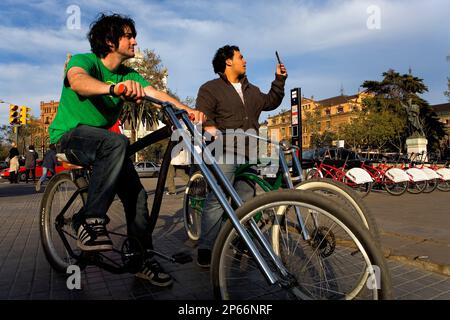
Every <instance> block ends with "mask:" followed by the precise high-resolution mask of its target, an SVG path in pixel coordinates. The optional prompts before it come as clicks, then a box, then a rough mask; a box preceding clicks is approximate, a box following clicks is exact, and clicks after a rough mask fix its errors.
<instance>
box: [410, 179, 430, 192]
mask: <svg viewBox="0 0 450 320" xmlns="http://www.w3.org/2000/svg"><path fill="white" fill-rule="evenodd" d="M426 187H427V180H422V181H417V182H413V181H409V182H408V187H407V189H406V190H407V191H408V192H409V193H411V194H419V193H422V192H423V190H425V188H426Z"/></svg>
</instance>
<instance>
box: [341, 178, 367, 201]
mask: <svg viewBox="0 0 450 320" xmlns="http://www.w3.org/2000/svg"><path fill="white" fill-rule="evenodd" d="M342 183H344V184H345V185H346V186H348V187H350V188H352V189H353V190H355V191H356V192H358V194H359V195H360V196H361V198H364V197H367V196H368V195H369V193H370V191H372V185H373V183H372V182H366V183H360V184H356V183H354V182H353V181H351V180H350V179H349V178H347V177H346V176H344V177H343V178H342Z"/></svg>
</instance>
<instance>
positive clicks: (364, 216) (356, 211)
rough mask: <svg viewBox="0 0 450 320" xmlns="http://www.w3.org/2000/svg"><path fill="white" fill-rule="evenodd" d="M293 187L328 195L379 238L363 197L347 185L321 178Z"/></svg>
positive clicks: (373, 219) (375, 224)
mask: <svg viewBox="0 0 450 320" xmlns="http://www.w3.org/2000/svg"><path fill="white" fill-rule="evenodd" d="M295 188H296V189H298V190H311V191H314V192H317V193H319V194H321V195H324V196H328V197H330V198H331V199H332V200H334V201H336V202H337V203H338V204H339V206H340V208H342V209H344V210H345V212H348V213H349V215H350V216H352V217H353V218H354V219H356V220H357V221H361V223H362V225H363V226H364V227H366V228H367V229H369V231H370V233H371V234H372V236H373V237H374V238H375V239H376V240H379V239H380V233H379V230H378V225H377V223H376V221H375V218H374V217H373V215H372V213H371V211H370V209H369V208H368V207H367V206H366V204H365V202H364V199H362V197H361V196H359V195H358V194H357V193H356V192H355V191H354V190H352V189H351V188H350V187H348V186H347V185H345V184H343V183H340V182H336V181H334V180H331V179H329V178H322V179H311V180H306V181H303V182H302V183H300V184H298V185H296V186H295Z"/></svg>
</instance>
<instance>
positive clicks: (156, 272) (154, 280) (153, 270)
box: [135, 259, 172, 287]
mask: <svg viewBox="0 0 450 320" xmlns="http://www.w3.org/2000/svg"><path fill="white" fill-rule="evenodd" d="M135 276H136V277H137V278H141V279H144V280H148V281H149V282H150V283H151V284H153V285H155V286H158V287H167V286H170V285H171V284H172V277H171V276H170V275H169V274H167V273H165V272H164V270H163V269H162V267H161V265H160V264H159V263H158V261H156V260H154V259H151V260H150V259H148V260H146V261H145V262H144V264H143V265H142V268H141V270H140V271H139V272H138V273H136V274H135Z"/></svg>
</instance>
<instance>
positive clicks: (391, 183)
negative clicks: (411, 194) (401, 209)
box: [361, 161, 409, 196]
mask: <svg viewBox="0 0 450 320" xmlns="http://www.w3.org/2000/svg"><path fill="white" fill-rule="evenodd" d="M361 168H362V169H364V170H366V171H367V173H368V174H370V176H371V177H372V179H373V180H374V184H376V185H378V186H380V187H381V188H383V189H385V190H386V191H387V192H388V193H389V194H391V195H393V196H400V195H402V194H404V193H405V192H406V189H407V188H408V182H409V177H408V175H407V174H406V173H405V172H404V171H402V170H400V169H398V168H394V167H391V166H388V165H386V164H382V165H379V166H377V167H375V166H374V165H368V164H366V163H365V161H363V162H362V163H361Z"/></svg>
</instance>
